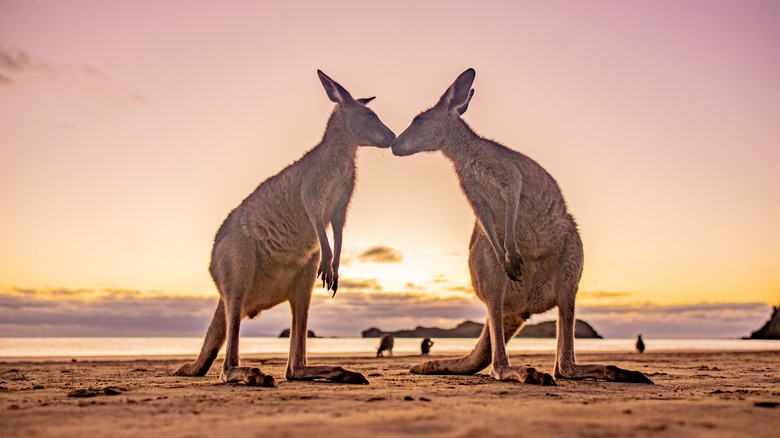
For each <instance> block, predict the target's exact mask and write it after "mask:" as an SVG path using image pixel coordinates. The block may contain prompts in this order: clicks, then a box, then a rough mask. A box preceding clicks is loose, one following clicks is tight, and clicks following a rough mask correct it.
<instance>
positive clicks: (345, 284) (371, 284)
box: [339, 278, 382, 291]
mask: <svg viewBox="0 0 780 438" xmlns="http://www.w3.org/2000/svg"><path fill="white" fill-rule="evenodd" d="M348 289H349V290H362V291H366V290H382V285H381V284H379V280H377V279H376V278H368V279H352V280H350V279H344V280H342V279H339V291H344V290H348Z"/></svg>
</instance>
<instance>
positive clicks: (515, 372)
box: [490, 365, 557, 386]
mask: <svg viewBox="0 0 780 438" xmlns="http://www.w3.org/2000/svg"><path fill="white" fill-rule="evenodd" d="M490 376H491V377H493V378H494V379H496V380H514V381H517V382H520V383H530V384H533V385H542V386H557V383H555V379H553V377H552V376H551V375H549V374H547V373H543V372H541V371H537V370H536V368H533V367H513V366H508V365H507V366H504V367H499V368H493V369H492V370H490Z"/></svg>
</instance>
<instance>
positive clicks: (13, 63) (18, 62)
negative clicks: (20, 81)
mask: <svg viewBox="0 0 780 438" xmlns="http://www.w3.org/2000/svg"><path fill="white" fill-rule="evenodd" d="M35 67H36V64H35V62H33V60H32V57H31V56H30V55H29V54H28V53H27V52H23V51H20V50H10V49H6V48H4V47H0V85H4V86H10V85H12V84H13V83H14V81H13V79H12V78H11V77H12V76H15V75H20V74H24V73H25V72H28V71H30V70H33V69H35Z"/></svg>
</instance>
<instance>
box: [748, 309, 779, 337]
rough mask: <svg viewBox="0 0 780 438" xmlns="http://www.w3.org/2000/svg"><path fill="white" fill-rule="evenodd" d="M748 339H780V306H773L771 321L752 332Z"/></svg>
mask: <svg viewBox="0 0 780 438" xmlns="http://www.w3.org/2000/svg"><path fill="white" fill-rule="evenodd" d="M748 339H780V306H774V307H773V308H772V316H771V317H770V318H769V321H767V322H766V324H764V326H763V327H761V328H760V329H758V330H756V331H754V332H753V333H751V334H750V338H748Z"/></svg>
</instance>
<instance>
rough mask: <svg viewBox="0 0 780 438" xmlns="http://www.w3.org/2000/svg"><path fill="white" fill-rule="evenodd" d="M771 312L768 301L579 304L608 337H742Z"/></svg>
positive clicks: (580, 312) (583, 314)
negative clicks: (679, 303) (675, 304)
mask: <svg viewBox="0 0 780 438" xmlns="http://www.w3.org/2000/svg"><path fill="white" fill-rule="evenodd" d="M770 313H771V308H770V306H768V305H767V304H765V303H715V304H713V303H701V304H691V305H677V306H659V305H652V304H645V305H628V306H587V305H584V306H578V307H577V317H579V318H582V319H584V320H586V321H588V322H589V323H590V324H591V325H593V326H594V327H595V328H596V330H597V331H598V332H599V333H600V334H602V335H603V336H605V337H634V336H636V335H637V334H640V333H641V334H643V335H644V336H643V337H646V338H652V337H655V338H739V337H743V336H749V335H750V333H751V332H752V331H755V330H757V329H758V328H759V327H761V325H762V324H763V323H764V321H766V319H768V317H769V315H770Z"/></svg>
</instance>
